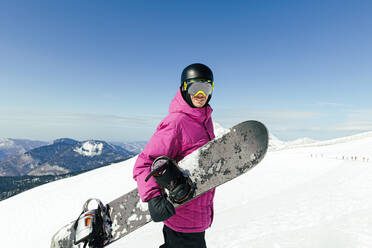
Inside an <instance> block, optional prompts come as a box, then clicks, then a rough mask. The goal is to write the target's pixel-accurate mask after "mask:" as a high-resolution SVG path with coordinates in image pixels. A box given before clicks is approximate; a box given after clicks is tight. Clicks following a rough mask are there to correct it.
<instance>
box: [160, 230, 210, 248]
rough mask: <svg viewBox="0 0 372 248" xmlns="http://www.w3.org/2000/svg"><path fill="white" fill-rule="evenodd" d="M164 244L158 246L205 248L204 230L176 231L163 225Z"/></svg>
mask: <svg viewBox="0 0 372 248" xmlns="http://www.w3.org/2000/svg"><path fill="white" fill-rule="evenodd" d="M163 235H164V244H163V245H161V246H160V247H159V248H207V245H206V244H205V232H200V233H181V232H176V231H173V230H172V229H170V228H169V227H167V226H166V225H164V227H163Z"/></svg>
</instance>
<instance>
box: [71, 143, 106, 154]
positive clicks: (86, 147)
mask: <svg viewBox="0 0 372 248" xmlns="http://www.w3.org/2000/svg"><path fill="white" fill-rule="evenodd" d="M102 149H103V144H102V143H100V142H95V141H91V140H89V141H86V142H84V143H83V144H82V146H80V147H76V148H74V152H77V153H79V154H81V155H83V156H87V157H93V156H99V155H101V154H102Z"/></svg>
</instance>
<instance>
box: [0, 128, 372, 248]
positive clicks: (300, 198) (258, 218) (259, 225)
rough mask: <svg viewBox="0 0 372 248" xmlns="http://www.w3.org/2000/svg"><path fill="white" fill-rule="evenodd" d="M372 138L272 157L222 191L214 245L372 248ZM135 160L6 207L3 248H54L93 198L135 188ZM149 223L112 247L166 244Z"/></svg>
mask: <svg viewBox="0 0 372 248" xmlns="http://www.w3.org/2000/svg"><path fill="white" fill-rule="evenodd" d="M371 147H372V135H370V134H369V133H366V134H365V135H363V134H360V135H358V136H353V137H347V138H344V139H338V140H333V141H329V142H328V143H327V142H320V143H319V142H317V143H312V144H310V145H306V147H297V148H293V147H291V149H282V150H279V151H270V152H268V154H267V156H266V158H265V159H264V160H263V161H262V162H261V164H259V165H258V166H257V167H255V168H254V169H252V170H251V171H249V172H247V173H246V174H245V175H242V176H240V177H238V178H236V179H234V180H232V181H230V182H228V183H226V184H224V185H221V186H219V187H218V188H217V190H216V197H215V215H214V223H213V225H212V226H211V228H210V229H208V230H207V232H206V240H207V245H208V247H209V248H222V247H223V248H246V247H250V248H298V247H301V248H330V247H332V248H333V247H334V248H336V247H337V248H364V247H366V248H367V247H369V248H370V247H372V197H371V193H372V180H371V178H372V163H371V162H372V161H371V158H372V149H371ZM135 160H136V157H134V158H131V159H129V160H127V161H124V162H121V163H117V164H113V165H110V166H107V167H103V168H99V169H96V170H93V171H90V172H87V173H84V174H81V175H78V176H75V177H72V178H67V179H63V180H59V181H56V182H53V183H49V184H46V185H42V186H40V187H37V188H34V189H32V190H29V191H26V192H24V193H21V194H19V195H16V196H14V197H11V198H9V199H7V200H4V201H1V202H0V219H1V220H2V225H1V226H0V233H1V247H8V248H11V247H15V248H19V247H49V246H50V239H51V237H52V236H53V234H55V233H56V232H57V231H58V230H59V229H60V228H61V227H62V226H64V225H65V224H67V223H68V222H70V221H72V220H74V219H75V218H77V217H78V215H79V214H80V212H81V208H82V205H83V203H84V202H85V201H86V200H87V199H88V198H91V197H96V198H99V199H101V200H102V201H103V202H109V201H110V200H112V199H114V198H116V197H119V196H120V195H122V194H123V193H125V192H128V191H130V190H131V189H133V188H135V187H136V183H135V181H134V180H133V179H132V169H133V165H134V162H135ZM161 228H162V224H161V223H153V222H151V223H149V224H147V225H145V226H144V227H142V228H140V229H138V230H136V231H135V232H133V233H131V234H129V235H128V236H126V237H124V238H122V239H121V240H119V241H117V242H116V243H114V244H112V245H111V246H109V247H110V248H119V247H120V248H121V247H159V245H161V244H162V241H163V237H162V231H161Z"/></svg>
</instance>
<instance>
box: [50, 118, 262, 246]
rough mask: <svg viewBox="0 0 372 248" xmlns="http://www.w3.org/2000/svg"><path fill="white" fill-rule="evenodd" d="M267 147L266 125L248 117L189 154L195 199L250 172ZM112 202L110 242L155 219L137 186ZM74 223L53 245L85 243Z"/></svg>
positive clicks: (185, 163) (186, 166)
mask: <svg viewBox="0 0 372 248" xmlns="http://www.w3.org/2000/svg"><path fill="white" fill-rule="evenodd" d="M267 148H268V131H267V129H266V127H265V126H264V125H263V124H262V123H260V122H258V121H245V122H242V123H240V124H238V125H236V126H234V127H232V128H231V129H230V130H229V131H228V132H227V133H226V134H224V135H223V136H222V137H220V138H218V139H214V140H212V141H210V142H209V143H207V144H205V145H204V146H202V147H201V148H199V149H198V150H196V151H194V152H193V153H191V154H189V155H188V156H186V157H185V158H184V159H183V160H181V161H180V162H179V163H178V166H179V168H180V170H182V172H183V173H184V174H185V175H187V176H189V178H190V179H191V180H192V182H193V183H194V184H195V186H196V189H195V191H194V195H193V197H192V199H193V198H195V197H197V196H199V195H201V194H203V193H205V192H207V191H209V190H211V189H212V188H215V187H217V186H219V185H221V184H223V183H226V182H228V181H230V180H232V179H234V178H235V177H238V176H240V175H242V174H244V173H246V172H247V171H248V170H250V169H251V168H253V167H254V166H256V165H257V164H258V163H259V162H260V161H261V160H262V159H263V158H264V156H265V154H266V151H267ZM192 199H191V200H192ZM184 203H185V202H183V203H182V204H184ZM108 204H109V205H110V206H111V208H112V213H111V219H112V222H113V223H112V239H111V240H110V241H109V242H108V243H107V244H106V245H109V244H111V243H112V242H114V241H116V240H118V239H120V238H122V237H124V236H125V235H127V234H129V233H131V232H133V231H134V230H136V229H138V228H140V227H142V226H143V225H145V224H147V223H148V222H150V221H151V217H150V213H149V211H148V207H147V203H143V202H141V200H140V197H139V195H138V191H137V189H133V190H132V191H130V192H129V193H127V194H125V195H123V196H121V197H119V198H117V199H115V200H113V201H111V202H110V203H108ZM174 205H175V207H178V206H180V205H179V204H174ZM73 226H74V222H71V223H70V224H68V225H66V226H64V227H63V228H61V229H60V230H59V231H58V232H57V233H56V234H55V235H54V236H53V237H52V243H51V248H62V247H63V248H70V247H83V244H79V245H74V237H75V230H74V228H73Z"/></svg>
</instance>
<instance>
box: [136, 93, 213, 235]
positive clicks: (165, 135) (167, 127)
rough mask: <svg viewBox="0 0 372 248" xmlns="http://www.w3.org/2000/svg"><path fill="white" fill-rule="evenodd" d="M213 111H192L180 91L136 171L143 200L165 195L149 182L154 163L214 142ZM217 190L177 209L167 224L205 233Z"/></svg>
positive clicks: (207, 109) (142, 155)
mask: <svg viewBox="0 0 372 248" xmlns="http://www.w3.org/2000/svg"><path fill="white" fill-rule="evenodd" d="M211 114H212V108H211V107H210V106H209V105H208V106H207V107H204V108H191V107H190V106H189V105H188V104H187V103H186V102H185V100H184V99H183V98H182V95H181V91H180V90H179V91H178V92H177V94H176V96H175V97H174V98H173V100H172V102H171V104H170V105H169V115H168V116H167V117H165V118H164V119H163V120H162V121H161V122H160V124H159V126H158V127H157V129H156V131H155V133H154V135H153V136H152V137H151V139H150V141H149V142H148V143H147V145H146V147H145V148H144V150H143V151H142V153H141V154H140V155H139V156H138V158H137V161H136V163H135V165H134V169H133V178H134V179H135V180H136V181H137V184H138V192H139V195H140V197H141V200H142V201H144V202H147V201H148V200H150V199H151V198H153V197H155V196H158V195H160V194H161V189H160V187H159V186H158V184H157V183H156V182H155V179H154V178H153V177H151V179H150V180H149V181H148V182H145V178H146V176H147V175H148V174H149V173H150V166H151V164H152V161H153V160H154V159H155V158H157V157H159V156H163V155H166V156H168V157H170V158H172V159H175V160H176V161H177V162H178V161H180V160H182V159H183V158H184V157H185V156H187V155H188V154H190V153H191V152H192V151H194V150H196V149H198V148H199V147H201V146H203V145H204V144H206V143H207V142H208V141H210V140H212V139H214V132H213V123H212V118H211ZM214 193H215V190H214V189H213V190H210V191H208V192H206V193H204V194H203V195H201V196H199V197H197V198H195V199H193V200H191V201H190V202H188V203H186V204H185V205H183V206H180V207H178V208H177V209H176V214H175V215H174V216H172V217H171V218H169V219H168V220H166V221H164V224H165V225H167V226H168V227H169V228H171V229H172V230H174V231H177V232H186V233H190V232H203V231H205V229H207V228H208V227H209V226H210V225H211V224H212V220H213V198H214Z"/></svg>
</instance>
